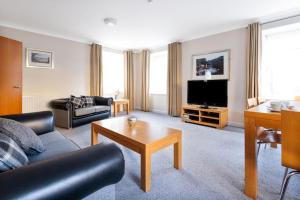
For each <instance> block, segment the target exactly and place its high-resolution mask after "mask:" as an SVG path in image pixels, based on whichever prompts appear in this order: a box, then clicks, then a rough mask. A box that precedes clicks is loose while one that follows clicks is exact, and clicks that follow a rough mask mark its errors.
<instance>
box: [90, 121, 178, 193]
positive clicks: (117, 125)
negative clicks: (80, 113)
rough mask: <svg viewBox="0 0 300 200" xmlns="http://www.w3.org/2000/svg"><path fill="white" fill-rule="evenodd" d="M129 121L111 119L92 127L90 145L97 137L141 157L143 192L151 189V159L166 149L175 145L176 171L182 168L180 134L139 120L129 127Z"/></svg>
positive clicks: (176, 130) (98, 122)
mask: <svg viewBox="0 0 300 200" xmlns="http://www.w3.org/2000/svg"><path fill="white" fill-rule="evenodd" d="M127 119H128V118H127V117H118V118H110V119H105V120H101V121H97V122H93V123H92V127H91V144H92V145H95V144H97V143H98V135H99V134H100V135H104V136H105V137H107V138H110V139H111V140H113V141H115V142H117V143H119V144H121V145H123V146H125V147H127V148H129V149H131V150H133V151H135V152H137V153H139V154H140V155H141V188H142V189H143V190H144V191H145V192H149V191H150V188H151V155H152V154H153V153H155V152H157V151H159V150H161V149H163V148H165V147H168V146H170V145H174V168H176V169H180V168H181V165H182V164H181V162H182V161H181V160H182V152H181V151H182V133H181V130H178V129H173V128H167V127H163V126H159V125H157V124H155V123H150V122H145V121H140V120H137V121H136V122H135V124H133V125H132V124H129V122H128V120H127Z"/></svg>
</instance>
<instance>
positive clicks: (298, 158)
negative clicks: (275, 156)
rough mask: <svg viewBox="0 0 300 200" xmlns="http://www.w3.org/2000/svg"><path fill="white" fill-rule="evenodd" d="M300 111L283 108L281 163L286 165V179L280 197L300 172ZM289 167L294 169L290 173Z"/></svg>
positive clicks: (281, 197)
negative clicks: (291, 179) (293, 177)
mask: <svg viewBox="0 0 300 200" xmlns="http://www.w3.org/2000/svg"><path fill="white" fill-rule="evenodd" d="M299 121H300V112H296V111H290V110H283V111H281V128H282V143H281V144H282V146H281V148H282V152H281V164H282V166H284V167H286V170H285V175H284V179H283V182H282V186H281V191H280V199H281V200H282V199H284V195H285V192H286V189H287V186H288V184H289V180H290V178H291V177H292V176H294V175H296V174H300V140H299V137H300V123H299ZM289 169H293V171H291V172H289V173H288V170H289Z"/></svg>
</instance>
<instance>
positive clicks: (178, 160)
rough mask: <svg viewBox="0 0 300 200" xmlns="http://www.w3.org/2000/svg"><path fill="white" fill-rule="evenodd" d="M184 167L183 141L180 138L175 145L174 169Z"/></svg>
mask: <svg viewBox="0 0 300 200" xmlns="http://www.w3.org/2000/svg"><path fill="white" fill-rule="evenodd" d="M181 167H182V139H181V136H180V137H178V142H177V143H175V144H174V168H176V169H181Z"/></svg>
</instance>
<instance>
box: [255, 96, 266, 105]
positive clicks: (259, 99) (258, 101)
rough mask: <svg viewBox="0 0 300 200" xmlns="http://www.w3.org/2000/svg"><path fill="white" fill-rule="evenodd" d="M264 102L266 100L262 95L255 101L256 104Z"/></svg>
mask: <svg viewBox="0 0 300 200" xmlns="http://www.w3.org/2000/svg"><path fill="white" fill-rule="evenodd" d="M265 102H266V100H265V99H264V98H262V97H258V98H257V103H258V104H262V103H265Z"/></svg>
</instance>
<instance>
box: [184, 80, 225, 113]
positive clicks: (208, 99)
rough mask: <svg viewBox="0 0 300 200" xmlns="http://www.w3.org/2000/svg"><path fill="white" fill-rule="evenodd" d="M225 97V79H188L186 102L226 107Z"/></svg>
mask: <svg viewBox="0 0 300 200" xmlns="http://www.w3.org/2000/svg"><path fill="white" fill-rule="evenodd" d="M227 99H228V98H227V80H208V81H207V82H205V81H200V80H190V81H188V88H187V102H188V104H196V105H201V106H204V107H207V106H216V107H227V101H228V100H227Z"/></svg>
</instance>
